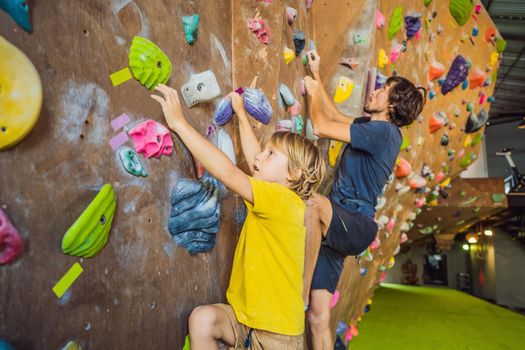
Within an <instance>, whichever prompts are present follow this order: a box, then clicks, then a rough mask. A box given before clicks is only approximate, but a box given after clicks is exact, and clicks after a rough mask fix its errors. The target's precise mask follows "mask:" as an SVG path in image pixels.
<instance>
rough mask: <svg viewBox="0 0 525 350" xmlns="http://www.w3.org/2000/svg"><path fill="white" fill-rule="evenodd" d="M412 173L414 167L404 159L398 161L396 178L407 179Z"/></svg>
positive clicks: (400, 158)
mask: <svg viewBox="0 0 525 350" xmlns="http://www.w3.org/2000/svg"><path fill="white" fill-rule="evenodd" d="M411 172H412V166H411V165H410V163H409V162H408V161H407V160H406V159H405V158H403V157H399V158H398V160H397V168H396V177H397V178H398V179H399V178H402V177H407V176H408V175H410V173H411Z"/></svg>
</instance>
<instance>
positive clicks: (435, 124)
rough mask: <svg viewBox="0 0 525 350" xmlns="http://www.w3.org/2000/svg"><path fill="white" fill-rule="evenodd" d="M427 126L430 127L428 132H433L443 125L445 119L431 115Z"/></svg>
mask: <svg viewBox="0 0 525 350" xmlns="http://www.w3.org/2000/svg"><path fill="white" fill-rule="evenodd" d="M428 126H429V128H430V133H431V134H433V133H435V132H436V131H438V130H439V129H441V128H442V127H443V126H445V120H444V119H443V118H440V117H438V116H435V115H433V116H432V117H431V118H430V122H429V124H428Z"/></svg>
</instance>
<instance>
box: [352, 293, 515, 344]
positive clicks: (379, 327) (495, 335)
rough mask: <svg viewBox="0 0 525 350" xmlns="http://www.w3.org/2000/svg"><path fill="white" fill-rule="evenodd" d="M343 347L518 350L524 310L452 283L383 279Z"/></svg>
mask: <svg viewBox="0 0 525 350" xmlns="http://www.w3.org/2000/svg"><path fill="white" fill-rule="evenodd" d="M524 293H525V292H524ZM349 349H351V350H374V349H381V350H385V349H386V350H394V349H403V350H411V349H418V350H421V349H432V350H438V349H443V350H454V349H469V350H485V349H486V350H498V349H512V350H514V349H516V350H518V349H519V350H523V349H525V316H522V315H520V314H517V313H514V312H512V311H509V310H507V309H504V308H502V307H499V306H496V305H493V304H490V303H488V302H486V301H483V300H481V299H478V298H475V297H473V296H471V295H469V294H466V293H462V292H458V291H456V290H453V289H447V288H428V287H409V286H402V285H397V284H387V283H383V284H382V287H381V288H380V289H378V290H377V291H376V292H375V295H374V298H373V304H372V305H371V310H370V311H369V312H368V313H367V314H365V316H364V317H363V321H362V322H361V323H360V324H359V336H357V337H355V338H354V339H353V340H352V341H351V343H350V347H349Z"/></svg>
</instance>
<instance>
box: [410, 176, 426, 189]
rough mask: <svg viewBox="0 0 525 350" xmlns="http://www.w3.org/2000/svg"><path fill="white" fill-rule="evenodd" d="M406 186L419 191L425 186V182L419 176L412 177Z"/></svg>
mask: <svg viewBox="0 0 525 350" xmlns="http://www.w3.org/2000/svg"><path fill="white" fill-rule="evenodd" d="M408 185H409V186H410V188H412V189H419V188H422V187H425V186H426V185H427V180H425V178H424V177H423V176H421V175H414V176H413V177H412V178H411V179H410V180H409V181H408Z"/></svg>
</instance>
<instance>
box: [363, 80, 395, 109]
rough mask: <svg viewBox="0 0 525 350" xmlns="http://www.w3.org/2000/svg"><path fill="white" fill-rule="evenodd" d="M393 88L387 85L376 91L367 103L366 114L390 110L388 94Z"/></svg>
mask: <svg viewBox="0 0 525 350" xmlns="http://www.w3.org/2000/svg"><path fill="white" fill-rule="evenodd" d="M390 89H391V86H390V85H389V84H385V85H384V86H383V87H382V88H380V89H377V90H375V91H374V92H372V93H371V94H370V97H369V98H368V99H367V100H366V102H365V108H364V110H365V112H367V113H370V114H374V113H381V112H383V111H385V110H387V109H388V105H389V104H388V94H389V93H390Z"/></svg>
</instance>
